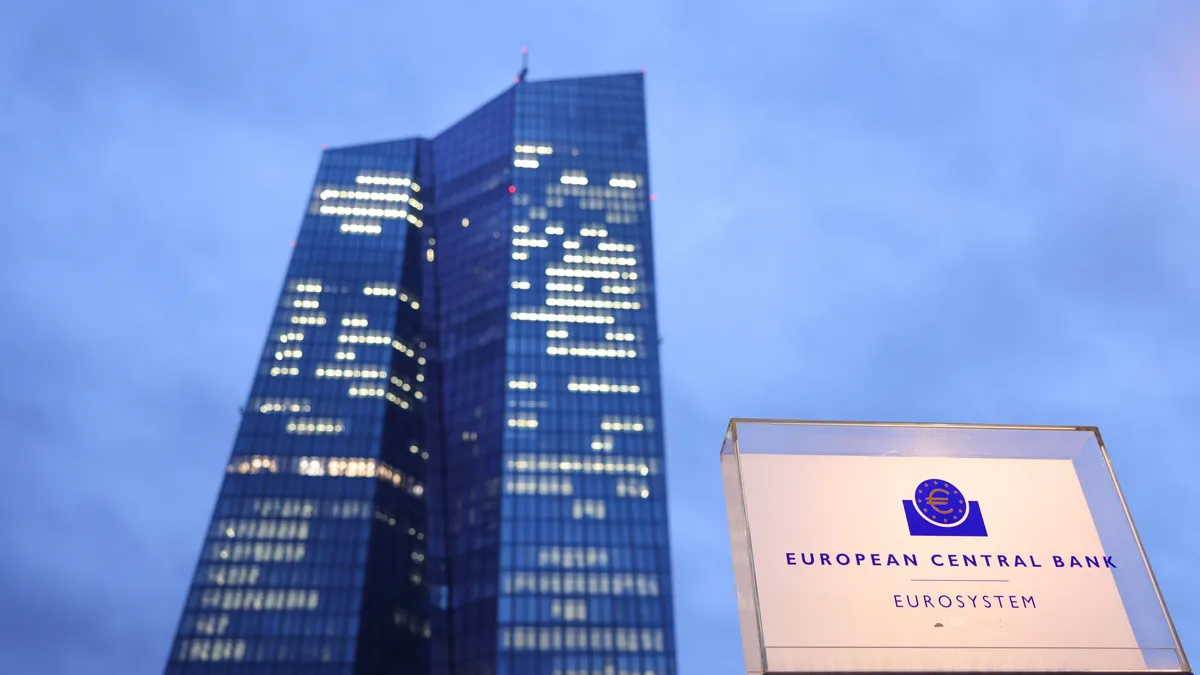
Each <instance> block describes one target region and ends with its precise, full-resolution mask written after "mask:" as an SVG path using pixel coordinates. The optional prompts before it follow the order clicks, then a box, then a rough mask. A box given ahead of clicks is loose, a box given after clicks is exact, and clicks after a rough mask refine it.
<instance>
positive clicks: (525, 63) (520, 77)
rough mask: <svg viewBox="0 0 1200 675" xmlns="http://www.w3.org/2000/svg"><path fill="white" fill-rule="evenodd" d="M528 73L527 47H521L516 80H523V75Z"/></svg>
mask: <svg viewBox="0 0 1200 675" xmlns="http://www.w3.org/2000/svg"><path fill="white" fill-rule="evenodd" d="M528 74H529V47H521V74H520V75H517V82H524V81H525V76H526V75H528Z"/></svg>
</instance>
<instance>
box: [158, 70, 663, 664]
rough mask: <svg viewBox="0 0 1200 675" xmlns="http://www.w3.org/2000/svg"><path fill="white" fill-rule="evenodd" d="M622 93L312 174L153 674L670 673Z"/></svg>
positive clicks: (647, 348) (643, 288)
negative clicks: (173, 627)
mask: <svg viewBox="0 0 1200 675" xmlns="http://www.w3.org/2000/svg"><path fill="white" fill-rule="evenodd" d="M644 111H645V107H644V98H643V78H642V76H641V75H640V74H626V75H613V76H604V77H590V78H581V79H568V80H555V81H545V82H527V81H524V80H523V79H522V81H521V82H519V83H517V84H515V85H514V86H513V87H511V88H509V89H508V90H507V91H505V92H504V93H502V94H501V95H500V96H498V97H496V98H495V99H493V100H492V101H491V102H489V103H487V104H485V105H484V106H483V107H481V108H480V109H478V110H476V111H475V112H473V113H471V114H470V115H468V116H467V117H466V118H465V119H463V120H461V121H460V122H458V123H457V124H455V125H454V126H452V127H450V128H449V129H447V130H446V131H445V132H443V133H442V134H440V135H439V136H437V137H436V138H434V139H432V140H425V139H410V140H401V141H393V142H385V143H374V144H368V145H358V146H352V147H346V148H338V149H331V150H327V151H325V152H324V154H323V156H322V158H321V164H320V167H319V169H318V170H317V177H316V181H315V184H314V186H313V189H312V192H311V194H310V197H309V200H308V207H307V210H306V215H305V217H304V219H303V222H302V224H301V226H300V234H299V236H298V237H297V239H296V243H295V250H294V253H293V256H292V260H291V264H290V266H289V268H288V271H287V276H286V279H285V281H284V285H283V289H282V291H281V293H280V296H279V303H278V305H277V307H276V310H275V314H274V319H273V320H272V323H271V328H270V332H269V333H268V336H267V341H266V347H265V349H264V350H263V354H262V357H261V359H260V362H259V365H258V371H257V375H256V377H255V379H254V383H253V386H252V388H251V392H250V400H249V402H248V404H247V406H246V408H245V412H244V416H243V419H242V423H241V426H240V428H239V430H238V434H237V438H236V440H235V442H234V446H233V452H232V455H231V457H230V460H229V464H228V466H227V467H226V476H225V480H224V483H223V484H222V487H221V491H220V495H219V497H218V500H217V504H216V508H215V509H214V513H213V517H212V521H211V524H210V527H209V530H208V533H207V537H206V539H205V542H204V546H203V549H202V552H201V555H200V561H199V564H198V565H197V568H196V573H195V576H194V579H193V581H192V586H191V589H190V591H189V593H188V596H187V600H186V605H185V608H184V612H183V616H182V619H181V621H180V624H179V628H178V634H177V636H176V639H175V642H174V644H173V646H172V650H171V654H170V657H169V661H168V664H167V668H166V672H167V673H168V675H191V674H193V673H205V674H218V673H219V674H230V675H232V674H251V673H253V674H255V675H257V674H267V673H270V674H279V673H288V674H293V673H295V674H303V675H352V674H353V675H368V674H374V673H412V674H423V673H436V674H443V673H445V674H454V675H491V674H495V675H543V674H544V675H634V674H635V673H636V674H637V675H673V673H675V659H674V639H673V631H672V624H673V619H672V603H671V598H672V596H671V572H670V556H669V549H668V541H667V513H666V494H665V479H664V475H663V474H664V464H663V441H662V428H661V423H660V420H661V414H662V413H661V398H660V387H659V366H658V333H657V326H656V321H655V311H656V310H655V294H654V281H655V277H654V268H653V257H652V241H651V233H650V213H649V201H650V194H649V190H648V164H647V150H646V132H645V112H644Z"/></svg>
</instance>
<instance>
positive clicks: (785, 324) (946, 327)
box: [0, 0, 1200, 675]
mask: <svg viewBox="0 0 1200 675" xmlns="http://www.w3.org/2000/svg"><path fill="white" fill-rule="evenodd" d="M522 45H529V48H530V51H531V69H530V78H531V79H542V78H553V77H567V76H577V75H590V74H604V73H612V72H620V71H636V70H638V69H639V68H642V67H645V68H646V69H647V80H646V87H647V98H648V103H647V106H648V116H649V136H650V150H651V155H650V164H651V177H650V180H651V186H652V189H653V191H654V192H655V193H657V200H656V201H655V202H654V210H653V217H654V226H655V228H656V230H655V231H656V234H655V237H656V239H655V241H656V260H655V263H656V265H657V275H658V278H659V284H658V286H659V293H660V295H659V305H660V310H659V311H660V313H659V319H660V322H661V333H662V335H663V338H664V342H663V345H662V350H663V351H662V359H663V386H664V390H665V406H666V419H665V421H664V423H665V430H666V438H667V454H668V460H667V461H668V472H669V473H668V475H669V489H670V500H671V517H672V543H673V556H674V561H673V562H674V570H675V591H676V611H677V617H678V618H677V634H678V644H679V650H678V656H679V663H680V669H679V671H680V673H681V675H709V674H712V675H718V674H719V675H728V674H730V673H736V672H744V671H740V670H739V669H741V668H742V662H741V648H740V644H739V638H738V630H737V615H736V602H735V600H736V598H735V592H734V585H733V579H732V566H731V564H730V553H729V540H728V534H727V531H726V522H725V506H724V501H723V497H722V491H721V483H720V473H719V463H718V454H717V453H718V450H719V446H720V442H721V438H722V434H723V432H724V429H725V426H726V423H727V422H728V419H729V418H730V417H732V416H742V417H781V418H803V419H866V420H873V419H883V420H913V421H947V422H950V421H960V422H990V423H1028V424H1091V425H1097V426H1099V427H1100V429H1101V431H1102V432H1103V433H1104V437H1105V440H1106V441H1107V444H1108V446H1109V449H1110V451H1111V453H1112V455H1113V457H1114V463H1115V465H1116V469H1117V472H1118V474H1119V475H1120V476H1121V479H1122V485H1123V487H1124V489H1125V492H1126V496H1127V498H1128V500H1129V502H1130V506H1131V508H1132V510H1133V513H1134V516H1135V518H1136V519H1137V521H1138V526H1139V529H1140V531H1141V533H1142V536H1143V539H1144V543H1145V544H1146V547H1147V549H1148V552H1149V555H1150V559H1151V561H1152V562H1153V564H1154V568H1155V572H1156V573H1157V575H1158V579H1159V582H1160V584H1161V586H1162V588H1163V592H1164V593H1165V596H1166V598H1167V602H1168V606H1169V608H1170V610H1171V612H1172V615H1173V618H1174V619H1175V621H1176V624H1177V626H1178V629H1179V631H1180V633H1181V636H1182V639H1183V641H1184V645H1185V647H1188V646H1193V645H1200V594H1198V593H1197V591H1198V590H1200V586H1198V582H1197V581H1196V579H1195V569H1196V565H1197V560H1200V526H1198V525H1197V522H1198V520H1200V490H1196V489H1195V488H1194V485H1195V481H1196V477H1197V476H1198V475H1200V453H1197V451H1196V448H1197V443H1196V440H1195V439H1196V437H1197V428H1196V425H1197V421H1198V418H1197V416H1196V414H1195V413H1196V410H1197V406H1198V405H1200V349H1198V345H1200V340H1198V334H1200V266H1197V265H1196V264H1195V263H1194V262H1193V258H1194V256H1196V253H1197V250H1198V249H1200V227H1198V225H1200V5H1198V4H1196V3H1194V2H1183V1H1181V2H1167V1H1155V2H1137V1H1130V0H1124V1H1121V2H1101V1H1099V0H1086V1H1080V2H1065V1H1055V2H1046V1H1045V0H1037V1H1033V2H1015V1H1009V0H1004V1H997V2H990V3H983V2H953V1H950V0H947V1H945V2H940V3H936V4H935V3H913V2H882V1H871V2H849V1H845V0H842V1H837V2H834V1H830V2H818V1H815V0H812V1H805V2H748V3H738V2H735V3H728V2H676V3H670V4H668V3H656V2H607V3H568V2H557V3H549V2H533V3H484V2H475V3H450V2H431V3H420V4H412V5H410V4H409V3H402V2H350V3H318V2H313V1H312V0H294V1H292V2H277V1H275V0H266V1H264V2H237V1H233V0H212V1H210V2H204V3H175V2H152V1H150V0H112V1H111V2H103V3H87V2H69V1H64V0H45V1H41V2H34V1H33V0H15V2H14V1H10V2H6V3H3V6H2V7H0V160H2V161H3V186H2V187H0V194H2V195H4V203H6V204H8V207H6V213H5V215H4V216H3V220H2V222H3V225H2V226H0V287H2V288H4V292H3V293H0V316H2V317H4V319H3V321H0V354H3V357H2V358H0V364H2V367H3V377H0V443H2V445H0V448H2V449H3V456H4V459H5V470H4V471H3V473H0V672H3V673H13V674H18V673H19V674H31V675H32V674H37V675H87V674H93V673H96V674H101V673H103V674H116V673H120V674H121V675H154V674H157V673H161V671H162V668H163V666H164V664H165V662H166V658H167V652H168V649H169V646H170V640H171V636H172V634H173V631H174V628H175V624H176V621H177V620H178V618H179V612H180V610H181V608H182V605H183V600H184V596H185V593H186V591H187V584H188V581H189V578H190V575H191V573H192V570H193V565H194V564H195V562H196V557H197V555H198V552H199V550H200V545H201V541H202V538H203V534H204V528H205V525H206V523H207V519H208V517H209V514H210V510H211V508H212V506H213V502H214V500H215V498H216V494H217V489H218V486H219V483H220V480H221V478H222V475H223V469H224V465H225V461H226V459H227V458H228V456H229V452H230V447H231V443H232V440H233V437H234V433H235V431H236V424H237V421H238V408H239V406H241V405H243V404H244V402H245V399H246V396H247V392H248V389H249V386H250V382H251V378H252V375H253V372H254V368H255V366H256V364H257V359H258V355H259V352H260V350H261V348H262V343H263V339H264V337H265V331H266V329H267V326H268V322H269V319H270V316H271V312H272V310H273V308H274V305H275V302H276V299H277V294H278V292H279V287H280V284H281V282H282V279H283V275H284V271H285V266H286V264H287V260H288V256H289V254H290V253H291V248H290V242H291V241H292V239H293V237H294V235H295V233H296V232H297V230H298V228H299V225H300V219H301V216H302V213H303V210H304V208H305V206H306V204H307V199H308V190H309V187H310V185H311V181H312V179H313V175H314V173H315V170H316V166H317V162H318V159H319V154H320V150H321V146H322V145H326V144H327V145H330V146H336V145H345V144H354V143H360V142H369V141H377V140H386V139H391V138H401V137H408V136H417V135H424V136H431V135H434V134H436V133H437V132H438V131H440V130H442V129H443V128H445V127H447V126H449V125H450V124H451V123H453V122H454V121H456V120H457V119H459V118H460V117H462V116H464V115H465V114H466V113H468V112H470V111H471V110H473V109H474V108H476V107H477V106H479V105H480V104H482V103H483V102H485V101H486V100H488V99H490V98H491V97H493V96H494V95H496V94H497V93H499V92H500V91H502V90H503V89H505V88H506V87H508V86H511V83H512V77H513V75H514V74H515V73H516V72H517V70H518V69H519V66H520V55H519V51H520V47H521V46H522ZM1189 570H1192V571H1191V572H1189Z"/></svg>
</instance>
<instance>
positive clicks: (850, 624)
mask: <svg viewBox="0 0 1200 675" xmlns="http://www.w3.org/2000/svg"><path fill="white" fill-rule="evenodd" d="M722 469H723V473H724V478H725V484H726V495H727V498H728V500H729V515H730V525H731V528H730V531H731V538H732V542H733V553H734V567H735V576H736V580H737V584H738V596H739V597H738V600H739V610H740V612H741V617H740V618H741V622H742V633H743V647H744V649H745V652H746V666H747V672H749V673H785V672H834V671H843V672H844V671H855V672H915V671H956V672H982V671H987V672H1036V671H1059V672H1087V671H1109V672H1112V671H1120V672H1141V671H1151V670H1153V671H1169V672H1186V671H1187V670H1188V668H1187V662H1186V659H1185V658H1184V656H1183V652H1182V649H1181V648H1180V647H1179V644H1178V641H1177V638H1176V636H1175V633H1174V629H1173V627H1172V626H1171V624H1170V619H1169V617H1168V616H1167V614H1166V609H1165V606H1164V605H1163V604H1162V603H1161V598H1160V596H1159V594H1158V589H1157V586H1156V585H1155V584H1154V581H1153V576H1152V575H1151V574H1150V571H1149V566H1148V564H1147V562H1146V561H1145V559H1144V557H1143V553H1142V550H1141V547H1140V544H1139V543H1138V541H1137V537H1136V534H1135V532H1134V530H1133V528H1132V522H1131V520H1130V519H1129V517H1128V514H1127V511H1126V509H1125V506H1124V502H1123V500H1122V499H1121V496H1120V493H1119V491H1118V490H1117V489H1116V484H1115V481H1114V479H1113V477H1112V473H1111V471H1110V469H1109V464H1108V461H1107V457H1106V455H1105V453H1104V451H1103V449H1102V446H1101V445H1100V441H1099V435H1098V433H1096V431H1095V430H1094V429H1077V428H1062V429H1060V428H1040V429H1029V428H1010V427H990V428H980V427H955V426H945V425H871V424H819V423H785V422H749V421H738V420H735V421H734V422H733V423H732V424H731V425H730V431H729V433H728V434H727V438H726V443H725V448H724V449H723V450H722Z"/></svg>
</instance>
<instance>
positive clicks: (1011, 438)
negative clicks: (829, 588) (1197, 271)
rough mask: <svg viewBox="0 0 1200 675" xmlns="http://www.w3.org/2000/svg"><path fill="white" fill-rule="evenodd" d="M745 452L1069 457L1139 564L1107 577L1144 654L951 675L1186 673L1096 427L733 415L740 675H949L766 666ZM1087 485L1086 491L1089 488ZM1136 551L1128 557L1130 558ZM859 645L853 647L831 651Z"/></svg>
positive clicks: (730, 455) (916, 667)
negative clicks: (1088, 663)
mask: <svg viewBox="0 0 1200 675" xmlns="http://www.w3.org/2000/svg"><path fill="white" fill-rule="evenodd" d="M781 446H783V447H781ZM964 446H966V447H969V448H971V451H970V452H969V453H965V454H964V453H963V452H962V450H961V449H962V448H963V447H964ZM753 454H773V455H810V456H811V455H841V456H866V457H885V456H897V457H942V458H947V457H972V458H974V457H985V458H996V459H1072V462H1073V465H1074V466H1075V467H1076V470H1077V471H1081V472H1085V473H1086V475H1087V480H1086V481H1085V480H1084V478H1083V477H1082V476H1081V477H1080V482H1081V487H1082V489H1083V490H1084V496H1085V498H1087V499H1088V505H1089V506H1088V508H1089V509H1090V510H1089V512H1088V513H1089V516H1090V517H1091V518H1092V521H1093V523H1094V524H1095V525H1096V527H1097V531H1098V532H1099V533H1100V536H1101V541H1102V544H1103V545H1104V548H1105V551H1106V552H1107V551H1108V549H1109V544H1110V542H1114V541H1115V542H1117V544H1118V545H1120V546H1122V547H1123V550H1127V551H1128V552H1129V553H1130V555H1129V556H1126V558H1130V557H1132V558H1133V559H1134V561H1135V562H1136V561H1140V565H1138V564H1135V565H1131V566H1127V567H1128V568H1129V571H1128V572H1126V571H1125V570H1124V569H1122V571H1121V572H1120V575H1121V578H1120V579H1117V578H1116V577H1117V576H1118V574H1117V573H1116V572H1114V573H1113V577H1114V580H1115V583H1117V584H1118V587H1120V585H1121V583H1122V580H1124V583H1125V588H1122V589H1121V590H1120V596H1119V597H1120V600H1121V602H1122V609H1123V610H1124V612H1125V614H1126V616H1127V618H1128V619H1129V623H1130V626H1131V628H1132V630H1133V633H1134V638H1135V639H1136V641H1137V646H1136V647H1135V648H1132V649H1131V650H1132V651H1134V652H1140V653H1141V654H1142V656H1143V657H1144V658H1145V660H1146V661H1145V662H1146V668H1145V669H1133V670H1130V669H1125V668H1116V669H1111V668H1094V667H1089V668H1082V669H1071V668H1067V669H1064V668H1062V667H1060V666H1054V667H1049V666H1048V667H1046V668H1041V669H1038V668H1034V669H1030V668H1024V667H1023V668H1019V669H1014V668H1006V667H996V668H993V667H988V666H986V665H984V666H983V667H971V668H966V669H962V668H954V669H952V672H987V673H1015V672H1051V671H1053V672H1058V673H1063V672H1073V673H1117V672H1121V673H1124V672H1129V673H1140V674H1144V673H1174V674H1181V673H1182V674H1190V673H1191V668H1190V665H1189V664H1188V661H1187V657H1186V655H1185V654H1184V651H1183V646H1182V644H1181V642H1180V640H1179V636H1178V633H1177V632H1176V629H1175V625H1174V623H1173V622H1172V620H1171V616H1170V613H1169V612H1168V610H1167V606H1166V601H1165V600H1164V599H1163V596H1162V592H1161V590H1160V588H1159V585H1158V581H1157V579H1156V578H1155V576H1154V571H1153V569H1152V568H1151V566H1150V561H1149V558H1148V557H1147V555H1146V552H1145V549H1144V547H1143V546H1142V541H1141V537H1140V535H1139V534H1138V531H1137V528H1136V526H1135V525H1134V522H1133V517H1132V514H1131V513H1130V510H1129V506H1128V504H1127V502H1126V500H1125V496H1124V494H1123V493H1122V491H1121V487H1120V484H1119V483H1118V481H1117V477H1116V473H1115V471H1114V470H1113V466H1112V462H1111V460H1110V457H1109V455H1108V451H1107V449H1106V447H1105V444H1104V441H1103V439H1102V437H1101V436H1100V430H1099V429H1098V428H1097V427H1094V426H1039V425H995V424H945V423H914V422H853V421H812V420H777V419H756V418H732V419H731V420H730V422H729V426H728V427H727V429H726V433H725V440H724V443H723V445H722V448H721V473H722V480H723V483H724V492H725V501H726V511H727V516H728V522H729V534H730V544H731V548H732V554H733V569H734V581H735V585H736V587H737V601H738V618H739V623H740V627H741V639H742V650H743V655H744V660H745V666H746V672H747V674H748V675H771V674H774V673H797V672H869V673H873V674H875V675H884V674H891V673H897V674H898V673H916V672H931V671H943V672H950V671H947V669H945V668H942V667H938V666H932V667H931V666H929V665H927V664H926V665H923V664H921V663H920V658H916V659H912V660H910V662H908V663H905V664H903V666H902V667H895V664H893V665H892V666H889V667H865V668H864V667H863V666H862V663H861V660H859V665H857V666H855V667H852V668H846V669H842V668H841V666H840V665H834V666H832V667H830V666H829V665H828V664H829V663H836V659H835V660H834V661H828V660H827V662H826V665H825V666H824V667H821V668H819V669H813V668H799V669H798V668H796V667H794V665H795V661H791V662H790V663H791V665H789V666H788V667H787V668H786V669H781V668H780V667H779V666H778V665H775V666H773V664H777V663H781V662H782V663H789V659H787V658H780V655H781V652H779V651H778V650H780V649H787V647H768V646H767V645H766V643H765V641H764V626H763V614H762V611H761V603H760V598H759V580H758V576H759V575H758V574H757V573H756V567H755V561H754V549H753V545H752V541H753V540H752V538H753V533H754V527H753V523H751V522H750V520H749V516H748V509H747V502H746V496H745V492H744V490H745V485H744V483H743V457H744V456H746V455H753ZM1081 462H1082V463H1081ZM1085 483H1086V484H1085ZM1089 486H1090V489H1091V493H1089V492H1088V490H1089ZM1110 489H1111V493H1110V492H1109V490H1110ZM1092 493H1094V494H1092ZM1114 498H1115V499H1114ZM1094 504H1095V505H1094ZM1096 505H1099V506H1096ZM1097 509H1098V510H1097ZM1098 512H1100V513H1102V514H1103V515H1104V518H1105V519H1104V520H1103V521H1102V520H1101V519H1100V518H1098V516H1097V513H1098ZM1126 528H1127V529H1126ZM1106 535H1107V538H1106ZM1135 551H1136V555H1133V553H1134V552H1135ZM1131 607H1132V608H1131ZM939 625H940V624H939ZM862 648H864V647H853V646H851V647H837V648H835V649H846V650H853V649H862ZM965 648H966V647H964V649H965ZM930 649H942V648H940V647H937V648H930ZM947 649H949V648H947ZM1126 649H1127V650H1128V649H1130V648H1126ZM917 651H919V650H917ZM847 654H848V655H849V652H847ZM854 661H855V659H854V658H848V659H847V662H854Z"/></svg>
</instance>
